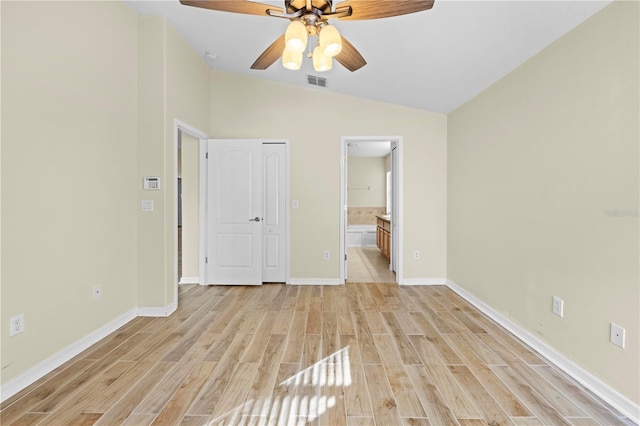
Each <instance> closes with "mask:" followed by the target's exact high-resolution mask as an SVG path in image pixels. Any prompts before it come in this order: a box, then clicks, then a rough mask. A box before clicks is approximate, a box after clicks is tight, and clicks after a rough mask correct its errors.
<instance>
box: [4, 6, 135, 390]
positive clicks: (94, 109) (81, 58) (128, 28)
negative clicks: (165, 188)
mask: <svg viewBox="0 0 640 426" xmlns="http://www.w3.org/2000/svg"><path fill="white" fill-rule="evenodd" d="M1 7H2V106H3V108H2V124H3V126H2V135H1V138H2V151H3V152H2V153H3V156H2V190H1V194H2V224H1V226H2V246H3V248H4V250H3V251H2V259H1V263H2V289H1V293H2V302H1V304H2V306H1V308H2V314H1V319H2V321H1V325H2V326H1V327H0V329H1V336H2V345H1V346H2V360H1V361H2V378H1V380H2V383H3V384H5V383H6V382H7V381H8V380H11V379H13V378H15V377H16V376H17V375H19V374H20V373H23V372H24V371H25V370H27V369H28V368H29V367H32V366H33V365H35V364H37V363H38V362H41V361H42V360H43V359H46V358H47V357H49V356H51V355H53V354H54V353H56V352H58V351H60V350H62V349H63V348H65V347H67V346H68V345H70V344H72V343H75V342H76V341H78V340H79V339H81V338H83V337H84V336H86V335H87V334H89V333H91V332H93V331H94V330H96V329H98V328H99V327H101V326H103V325H104V324H106V323H108V322H109V321H111V320H113V319H115V318H117V317H119V316H121V315H123V314H125V313H126V312H129V311H131V310H132V309H134V308H135V306H136V264H137V250H136V240H137V239H136V213H135V212H136V209H137V205H138V201H137V197H136V189H135V188H136V185H137V179H136V161H137V160H136V126H137V111H136V104H137V93H136V85H137V75H136V62H137V61H136V51H137V43H136V38H137V36H136V32H137V17H136V15H135V13H134V12H133V11H131V9H129V8H128V7H127V6H125V5H124V4H122V3H118V2H69V3H66V2H42V3H40V2H2V4H1ZM95 285H101V286H102V290H103V295H102V298H101V299H98V300H93V296H92V289H93V287H94V286H95ZM19 313H24V314H25V332H24V333H22V334H19V335H17V336H14V337H9V336H8V330H9V326H8V323H9V317H11V316H13V315H15V314H19Z"/></svg>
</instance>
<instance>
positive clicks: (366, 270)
mask: <svg viewBox="0 0 640 426" xmlns="http://www.w3.org/2000/svg"><path fill="white" fill-rule="evenodd" d="M401 146H402V144H401V137H397V136H396V137H343V138H342V140H341V191H340V192H341V203H340V206H341V212H340V213H341V214H340V228H341V232H340V251H341V253H340V254H341V259H343V262H341V268H340V278H341V282H342V283H344V282H396V283H401V277H402V275H401V272H402V271H401V265H402V262H401V261H400V259H401V258H402V257H401V247H402V245H401V243H400V241H401V239H402V233H401V229H402V224H401V223H400V220H399V219H400V218H401V217H402V215H401V214H400V213H401V211H400V210H401V206H402V204H401V198H402V197H401V194H402V191H401V190H402V182H401V176H402V174H401V173H400V168H401V149H402V147H401Z"/></svg>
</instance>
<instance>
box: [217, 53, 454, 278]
mask: <svg viewBox="0 0 640 426" xmlns="http://www.w3.org/2000/svg"><path fill="white" fill-rule="evenodd" d="M275 66H278V65H275ZM354 78H356V77H354ZM247 123H251V125H247ZM305 123H309V124H308V125H305ZM315 123H322V125H317V124H315ZM210 127H211V131H212V132H213V135H214V136H215V137H219V138H243V137H244V138H285V139H289V140H290V142H291V199H296V200H299V202H300V207H299V208H298V209H292V210H291V268H292V270H291V277H292V278H294V279H295V278H328V279H338V278H339V274H340V270H339V261H338V256H337V254H338V252H339V244H340V243H339V241H340V240H339V232H340V230H339V228H340V224H339V204H340V137H341V136H382V135H399V136H403V138H404V139H403V140H404V170H403V176H404V197H405V204H404V217H403V219H404V226H405V233H404V250H405V253H411V251H412V250H420V251H421V252H422V256H421V259H420V260H413V259H410V256H405V259H404V268H405V269H404V274H405V278H444V277H445V276H446V275H445V274H446V155H447V153H446V140H447V129H446V127H447V117H446V116H445V115H444V114H436V113H431V112H426V111H420V110H416V109H410V108H404V107H399V106H394V105H390V104H384V103H380V102H374V101H369V100H365V99H358V98H354V97H349V96H344V95H338V94H335V93H330V92H326V91H323V90H321V89H316V88H304V87H297V86H291V85H286V84H281V83H276V82H270V81H266V80H262V79H258V78H252V77H246V76H242V75H238V74H232V73H227V72H222V71H212V72H211V125H210ZM324 250H330V251H331V253H333V254H334V255H333V256H331V259H330V260H323V258H322V255H323V251H324Z"/></svg>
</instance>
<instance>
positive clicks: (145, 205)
mask: <svg viewBox="0 0 640 426" xmlns="http://www.w3.org/2000/svg"><path fill="white" fill-rule="evenodd" d="M141 208H142V211H143V212H152V211H153V200H142V203H141Z"/></svg>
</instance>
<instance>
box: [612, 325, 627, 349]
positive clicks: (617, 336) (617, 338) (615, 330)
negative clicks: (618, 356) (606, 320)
mask: <svg viewBox="0 0 640 426" xmlns="http://www.w3.org/2000/svg"><path fill="white" fill-rule="evenodd" d="M610 340H611V343H613V344H614V345H617V346H620V347H621V348H622V349H624V328H622V327H620V326H619V325H617V324H614V323H611V337H610Z"/></svg>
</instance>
